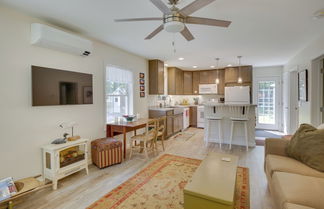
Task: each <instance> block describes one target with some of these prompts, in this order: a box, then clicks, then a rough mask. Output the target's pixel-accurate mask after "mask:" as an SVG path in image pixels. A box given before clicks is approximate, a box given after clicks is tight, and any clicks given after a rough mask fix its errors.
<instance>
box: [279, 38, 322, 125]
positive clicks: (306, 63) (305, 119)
mask: <svg viewBox="0 0 324 209" xmlns="http://www.w3.org/2000/svg"><path fill="white" fill-rule="evenodd" d="M321 55H324V34H322V35H321V36H319V37H318V38H317V39H316V40H314V41H312V42H311V43H309V44H308V45H307V47H305V48H304V49H303V50H301V51H300V52H298V53H297V54H296V55H295V56H294V57H292V58H291V59H290V61H289V62H288V63H287V64H286V65H285V67H284V71H290V70H291V69H297V70H298V71H301V70H304V69H308V70H309V92H308V93H309V102H303V103H300V107H299V123H300V124H301V123H312V124H314V125H318V124H319V123H320V121H319V118H318V116H319V114H320V112H319V103H320V99H319V98H320V91H319V89H320V88H322V87H321V84H320V73H319V69H318V68H315V67H314V65H312V62H313V60H315V59H316V58H318V57H320V56H321Z"/></svg>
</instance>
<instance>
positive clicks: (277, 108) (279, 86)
mask: <svg viewBox="0 0 324 209" xmlns="http://www.w3.org/2000/svg"><path fill="white" fill-rule="evenodd" d="M259 81H275V82H276V89H275V102H276V104H275V105H276V106H275V121H276V122H275V123H276V124H275V125H268V124H260V123H258V109H257V110H256V128H257V129H266V130H276V131H278V130H281V129H282V120H281V117H282V114H281V111H280V109H281V107H282V101H281V100H282V98H281V92H282V81H281V76H260V77H256V78H255V84H256V102H258V92H259V86H258V83H259Z"/></svg>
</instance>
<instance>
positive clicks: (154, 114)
mask: <svg viewBox="0 0 324 209" xmlns="http://www.w3.org/2000/svg"><path fill="white" fill-rule="evenodd" d="M163 116H165V117H166V131H165V138H168V137H170V136H172V135H173V134H174V115H173V110H164V109H163V108H162V109H154V110H149V118H160V117H163Z"/></svg>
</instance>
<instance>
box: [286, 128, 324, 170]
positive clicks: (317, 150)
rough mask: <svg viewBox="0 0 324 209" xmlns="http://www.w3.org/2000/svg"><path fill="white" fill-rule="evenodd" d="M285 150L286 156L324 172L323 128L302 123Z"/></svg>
mask: <svg viewBox="0 0 324 209" xmlns="http://www.w3.org/2000/svg"><path fill="white" fill-rule="evenodd" d="M286 151H287V154H288V156H290V157H293V158H295V159H296V160H299V161H301V162H303V163H305V164H306V165H308V166H309V167H311V168H314V169H316V170H319V171H322V172H324V129H317V128H315V127H313V126H311V125H308V124H302V125H301V126H300V127H299V129H298V130H297V131H296V133H295V134H294V136H293V137H292V138H291V140H290V142H289V144H288V146H287V148H286Z"/></svg>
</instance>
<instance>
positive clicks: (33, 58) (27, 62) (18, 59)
mask: <svg viewBox="0 0 324 209" xmlns="http://www.w3.org/2000/svg"><path fill="white" fill-rule="evenodd" d="M33 22H40V23H42V21H40V20H38V19H34V18H31V17H28V16H25V15H23V14H20V13H17V12H16V11H13V10H11V9H7V8H3V7H0V26H1V29H0V37H1V38H0V118H1V120H0V165H1V166H0V179H1V178H4V177H7V176H12V177H14V178H22V177H27V176H32V175H36V174H40V173H41V171H42V159H41V146H42V145H46V144H48V143H50V142H51V141H52V140H53V139H55V138H58V137H61V136H62V134H63V133H64V130H62V129H61V128H59V127H58V125H59V124H60V123H61V122H64V121H72V120H73V121H76V122H77V123H78V124H79V125H78V126H77V127H76V128H75V133H77V134H79V135H81V136H82V137H84V138H90V139H95V138H99V137H103V136H105V110H104V108H105V107H104V69H105V65H106V64H113V65H116V66H121V67H124V68H126V69H131V70H132V71H133V72H134V77H135V80H134V83H135V84H134V85H135V86H134V91H135V94H134V106H135V107H134V111H135V112H139V113H140V114H141V115H142V116H144V117H145V116H147V114H148V113H147V98H142V99H141V98H139V96H138V95H139V89H138V85H137V84H138V73H139V72H147V68H148V65H147V60H145V59H144V58H141V57H139V56H136V55H133V54H130V53H128V52H125V51H123V50H120V49H117V48H114V47H112V46H109V45H106V44H103V43H100V42H97V41H95V42H94V53H93V54H92V55H91V56H89V57H79V56H74V55H71V54H67V53H63V52H59V51H54V50H50V49H45V48H39V47H36V46H31V45H30V44H29V40H30V24H31V23H33ZM31 65H39V66H44V67H51V68H58V69H64V70H70V71H78V72H85V73H91V74H93V91H94V104H92V105H73V106H72V105H68V106H47V107H32V106H31V69H30V66H31ZM146 77H147V76H146ZM146 83H147V82H146Z"/></svg>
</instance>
